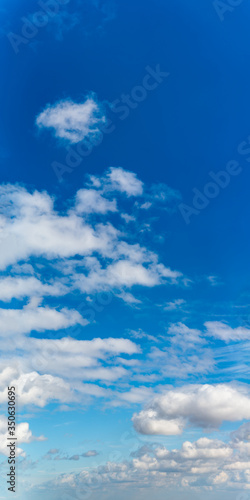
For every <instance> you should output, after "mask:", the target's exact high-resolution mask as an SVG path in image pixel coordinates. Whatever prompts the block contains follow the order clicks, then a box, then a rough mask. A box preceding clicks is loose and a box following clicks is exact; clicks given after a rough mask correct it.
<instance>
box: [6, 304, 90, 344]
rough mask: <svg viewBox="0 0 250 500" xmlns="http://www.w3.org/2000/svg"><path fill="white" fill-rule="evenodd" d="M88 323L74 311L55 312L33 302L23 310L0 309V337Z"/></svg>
mask: <svg viewBox="0 0 250 500" xmlns="http://www.w3.org/2000/svg"><path fill="white" fill-rule="evenodd" d="M87 323H88V322H87V320H85V319H84V318H82V316H81V315H80V314H79V312H77V311H74V310H69V309H66V308H63V309H61V310H60V311H57V310H56V309H52V308H50V307H48V306H45V307H40V306H37V304H36V303H34V301H32V302H31V303H30V304H28V305H26V306H24V307H23V309H0V325H1V327H0V336H1V337H6V336H9V335H13V334H26V333H29V332H31V331H32V330H36V331H38V332H42V331H44V330H53V331H55V330H59V329H61V328H68V327H69V326H73V325H75V324H80V325H82V326H84V325H86V324H87Z"/></svg>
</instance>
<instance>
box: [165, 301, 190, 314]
mask: <svg viewBox="0 0 250 500" xmlns="http://www.w3.org/2000/svg"><path fill="white" fill-rule="evenodd" d="M185 302H186V301H185V300H184V299H176V300H174V301H173V302H168V303H167V304H166V306H165V307H164V311H175V310H176V309H179V308H180V307H181V306H182V305H183V304H185Z"/></svg>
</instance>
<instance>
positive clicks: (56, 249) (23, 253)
mask: <svg viewBox="0 0 250 500" xmlns="http://www.w3.org/2000/svg"><path fill="white" fill-rule="evenodd" d="M136 182H137V181H136ZM128 184H129V183H128ZM127 189H128V192H131V190H130V191H129V188H127ZM131 189H132V188H131ZM88 192H89V193H90V194H88ZM0 206H1V207H2V217H1V219H0V230H1V231H0V246H1V253H0V269H2V270H5V269H6V267H7V266H9V265H12V266H15V265H17V264H18V263H20V264H22V265H23V262H22V261H24V260H25V261H26V266H27V265H29V259H30V258H31V257H34V258H36V259H39V258H43V259H47V261H50V266H51V267H53V261H55V260H56V259H57V262H55V263H54V265H55V266H56V267H57V269H60V270H61V272H62V273H63V274H64V277H65V276H68V277H69V274H70V286H71V289H72V287H75V288H76V287H78V288H79V289H80V290H81V291H82V292H84V293H86V292H87V293H89V292H91V291H98V290H103V289H110V288H112V287H114V288H118V289H122V288H124V287H132V286H133V285H142V286H155V285H158V284H161V283H164V281H165V280H168V281H169V282H172V283H176V282H177V281H178V279H179V278H180V277H181V273H179V272H177V271H172V270H170V269H169V268H167V267H165V266H164V265H162V264H160V263H158V258H157V255H156V254H154V253H153V252H149V251H148V250H147V249H146V248H143V247H141V246H140V245H139V244H128V243H127V242H126V238H127V235H126V234H122V233H121V232H120V230H119V229H118V228H116V227H114V225H113V224H111V223H109V221H108V220H106V222H105V223H100V222H99V223H98V222H97V221H96V214H97V213H99V214H100V215H101V216H105V217H106V218H107V215H106V213H107V212H110V211H111V212H113V211H114V210H115V209H116V203H115V200H109V199H108V198H106V196H103V195H102V192H101V191H100V192H98V191H96V190H94V189H90V190H86V189H84V190H80V191H78V193H77V195H76V205H74V206H73V207H72V208H70V209H69V210H68V212H66V213H65V212H62V214H61V213H58V212H56V211H55V210H54V200H53V198H52V197H50V196H49V195H48V194H47V193H44V192H42V193H39V192H37V191H35V192H33V193H29V192H28V191H27V190H26V189H25V188H23V187H19V186H12V185H7V186H1V187H0ZM84 211H85V213H88V214H89V217H88V222H87V221H86V220H85V218H83V217H82V216H81V215H82V212H84ZM92 212H95V213H93V215H94V218H93V220H92V219H91V213H92ZM76 256H77V258H75V259H74V260H73V259H72V257H76ZM79 256H81V257H84V259H83V260H82V261H80V260H79ZM33 265H34V263H33ZM79 266H80V267H81V269H80V270H81V271H84V273H83V272H79V271H78V272H76V268H79ZM23 271H24V269H23ZM32 273H33V274H34V271H32ZM33 278H34V279H33V281H32V280H31V279H30V280H29V281H27V282H26V283H25V284H26V285H27V288H30V293H31V292H32V290H33V293H34V294H37V295H39V293H40V291H41V294H42V295H44V294H47V292H48V291H49V289H48V287H47V286H45V285H44V286H43V287H42V286H41V285H39V284H38V282H37V281H35V277H34V276H33ZM59 282H60V280H58V281H57V283H56V284H55V283H54V284H53V289H52V288H51V289H50V290H51V295H56V294H57V293H58V294H60V293H61V292H62V290H63V289H64V291H65V292H66V288H65V286H66V285H67V283H65V278H64V281H63V285H64V287H63V286H60V285H59ZM16 283H17V284H18V286H17V287H14V281H13V280H12V281H10V280H9V281H6V282H5V284H6V287H7V289H10V288H11V289H12V290H13V289H14V288H16V293H17V297H19V298H20V297H21V296H24V291H23V290H22V288H23V285H24V283H23V282H22V281H19V282H17V281H16ZM51 286H52V284H51ZM59 286H60V289H59ZM3 290H4V288H3ZM120 291H122V290H120ZM117 292H118V290H117ZM3 293H4V292H3ZM11 293H12V291H10V290H9V291H8V290H7V294H8V295H9V296H11Z"/></svg>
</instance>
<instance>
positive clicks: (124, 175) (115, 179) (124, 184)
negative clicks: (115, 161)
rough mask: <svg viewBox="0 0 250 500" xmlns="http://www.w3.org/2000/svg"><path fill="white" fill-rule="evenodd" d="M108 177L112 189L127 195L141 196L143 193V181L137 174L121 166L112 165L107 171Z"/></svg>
mask: <svg viewBox="0 0 250 500" xmlns="http://www.w3.org/2000/svg"><path fill="white" fill-rule="evenodd" d="M107 179H108V181H109V183H110V185H108V186H109V188H110V189H111V190H114V191H121V192H122V193H126V195H127V196H140V195H141V194H142V193H143V183H142V182H141V181H140V180H139V179H138V178H137V176H136V174H135V173H133V172H129V171H127V170H124V169H123V168H121V167H118V168H114V167H111V168H110V169H109V171H108V173H107Z"/></svg>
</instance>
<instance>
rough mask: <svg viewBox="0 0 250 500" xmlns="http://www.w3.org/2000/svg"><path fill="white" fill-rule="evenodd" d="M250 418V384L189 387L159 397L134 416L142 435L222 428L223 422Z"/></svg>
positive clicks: (172, 390) (136, 425)
mask: <svg viewBox="0 0 250 500" xmlns="http://www.w3.org/2000/svg"><path fill="white" fill-rule="evenodd" d="M249 418H250V390H249V386H248V385H238V386H233V385H230V384H217V385H209V384H204V385H197V384H196V385H188V386H184V387H181V388H175V389H171V390H168V391H166V393H165V394H162V395H159V396H156V397H155V398H154V399H153V400H152V401H151V403H149V405H148V406H147V407H146V408H145V409H144V410H142V411H141V412H139V413H136V414H134V416H133V423H134V427H135V429H136V431H137V432H139V433H142V434H152V435H153V434H158V435H165V436H168V435H175V434H181V433H182V432H183V430H184V428H185V427H186V426H187V425H189V426H190V425H191V426H194V427H197V426H198V427H202V428H204V429H213V428H218V427H219V426H220V425H221V424H222V422H224V421H229V422H237V421H241V420H244V419H249Z"/></svg>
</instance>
